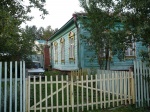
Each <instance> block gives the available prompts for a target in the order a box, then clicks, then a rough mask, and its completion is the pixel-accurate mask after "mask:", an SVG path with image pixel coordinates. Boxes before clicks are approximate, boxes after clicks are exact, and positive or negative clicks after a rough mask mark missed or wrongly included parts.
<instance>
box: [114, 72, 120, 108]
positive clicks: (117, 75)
mask: <svg viewBox="0 0 150 112" xmlns="http://www.w3.org/2000/svg"><path fill="white" fill-rule="evenodd" d="M115 77H116V78H117V79H116V85H117V86H116V88H117V90H116V91H117V95H116V97H117V106H119V101H118V99H119V72H118V71H116V73H115Z"/></svg>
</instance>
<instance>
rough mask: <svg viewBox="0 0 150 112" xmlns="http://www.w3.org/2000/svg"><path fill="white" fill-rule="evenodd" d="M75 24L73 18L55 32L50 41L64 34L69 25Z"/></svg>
mask: <svg viewBox="0 0 150 112" xmlns="http://www.w3.org/2000/svg"><path fill="white" fill-rule="evenodd" d="M73 23H74V17H72V18H71V19H70V20H69V21H68V22H67V23H66V24H64V25H63V26H62V27H61V28H60V29H59V30H58V31H57V32H55V33H54V34H53V35H52V36H51V37H50V38H49V39H48V40H51V39H53V38H54V37H55V36H57V35H58V34H60V33H61V32H63V31H64V30H65V29H66V28H67V27H68V26H69V25H71V24H73Z"/></svg>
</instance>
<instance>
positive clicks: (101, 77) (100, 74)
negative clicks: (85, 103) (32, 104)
mask: <svg viewBox="0 0 150 112" xmlns="http://www.w3.org/2000/svg"><path fill="white" fill-rule="evenodd" d="M99 75H100V81H99V82H100V90H102V81H103V80H102V73H100V74H99ZM100 104H101V105H100V107H101V108H103V103H102V91H100Z"/></svg>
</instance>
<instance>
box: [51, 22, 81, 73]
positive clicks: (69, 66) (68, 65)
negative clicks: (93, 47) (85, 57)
mask: <svg viewBox="0 0 150 112" xmlns="http://www.w3.org/2000/svg"><path fill="white" fill-rule="evenodd" d="M71 31H72V32H73V33H75V61H70V60H69V33H70V32H71ZM61 38H64V39H65V62H64V63H62V62H61V46H60V39H61ZM51 42H52V43H53V42H57V43H58V62H55V61H54V45H53V47H52V52H51V54H52V55H51V56H52V57H51V64H52V66H53V68H55V69H59V70H66V71H68V70H76V69H78V57H77V28H76V27H75V25H74V24H73V25H71V26H70V27H68V28H67V29H66V30H65V31H63V32H62V33H60V34H59V35H58V36H56V37H55V38H54V39H53V40H52V41H51Z"/></svg>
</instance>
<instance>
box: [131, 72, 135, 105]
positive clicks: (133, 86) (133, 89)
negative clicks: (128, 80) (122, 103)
mask: <svg viewBox="0 0 150 112" xmlns="http://www.w3.org/2000/svg"><path fill="white" fill-rule="evenodd" d="M131 76H132V103H133V104H135V85H134V78H133V72H131Z"/></svg>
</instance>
